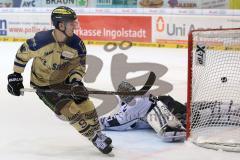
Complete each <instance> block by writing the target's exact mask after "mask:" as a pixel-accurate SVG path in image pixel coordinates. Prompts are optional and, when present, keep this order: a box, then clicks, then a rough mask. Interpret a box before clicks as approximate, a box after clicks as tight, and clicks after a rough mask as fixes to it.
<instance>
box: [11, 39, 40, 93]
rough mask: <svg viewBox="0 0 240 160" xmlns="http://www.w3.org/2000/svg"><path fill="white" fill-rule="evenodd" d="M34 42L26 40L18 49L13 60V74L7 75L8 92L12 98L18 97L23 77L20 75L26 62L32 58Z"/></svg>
mask: <svg viewBox="0 0 240 160" xmlns="http://www.w3.org/2000/svg"><path fill="white" fill-rule="evenodd" d="M35 46H36V43H35V40H34V38H33V39H28V40H27V41H26V42H25V43H23V44H22V45H21V47H20V48H19V49H18V51H17V54H16V56H15V60H14V66H13V73H12V74H9V75H8V86H7V89H8V92H9V93H10V94H12V95H14V96H20V89H21V88H24V86H23V77H22V75H21V73H23V72H24V69H25V67H26V64H27V62H28V61H29V60H30V59H31V58H33V57H34V47H35Z"/></svg>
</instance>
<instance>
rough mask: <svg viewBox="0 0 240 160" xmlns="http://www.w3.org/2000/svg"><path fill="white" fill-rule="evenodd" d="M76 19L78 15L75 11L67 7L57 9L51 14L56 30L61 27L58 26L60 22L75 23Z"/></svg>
mask: <svg viewBox="0 0 240 160" xmlns="http://www.w3.org/2000/svg"><path fill="white" fill-rule="evenodd" d="M76 19H77V15H76V13H75V12H74V10H72V9H71V8H69V7H66V6H60V7H57V8H55V9H54V10H53V11H52V14H51V20H52V23H53V26H55V27H56V28H58V27H59V26H58V24H59V23H60V22H67V21H74V20H76Z"/></svg>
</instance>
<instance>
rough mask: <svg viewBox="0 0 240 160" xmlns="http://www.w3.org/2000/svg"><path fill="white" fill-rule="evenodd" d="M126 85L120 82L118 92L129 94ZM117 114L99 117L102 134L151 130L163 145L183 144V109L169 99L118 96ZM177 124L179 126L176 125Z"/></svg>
mask: <svg viewBox="0 0 240 160" xmlns="http://www.w3.org/2000/svg"><path fill="white" fill-rule="evenodd" d="M133 90H135V87H133V86H132V85H131V84H129V83H128V82H122V83H121V84H120V85H119V87H118V91H133ZM119 99H120V104H119V111H118V112H117V113H115V114H113V115H110V116H102V117H100V124H101V128H102V130H114V131H125V130H130V129H147V128H152V129H154V130H155V131H156V132H157V134H158V135H159V136H160V138H161V139H162V140H163V141H166V142H176V141H184V140H185V136H186V131H185V117H186V116H185V115H186V114H185V113H186V107H185V106H184V105H182V104H181V103H179V102H177V101H175V100H174V99H173V98H172V97H170V96H158V97H156V96H153V95H151V94H150V95H144V96H140V97H134V96H119ZM180 121H181V122H180Z"/></svg>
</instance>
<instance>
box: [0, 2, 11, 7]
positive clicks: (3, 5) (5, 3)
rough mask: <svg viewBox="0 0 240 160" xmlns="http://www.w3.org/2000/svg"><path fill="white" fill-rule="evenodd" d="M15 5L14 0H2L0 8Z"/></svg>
mask: <svg viewBox="0 0 240 160" xmlns="http://www.w3.org/2000/svg"><path fill="white" fill-rule="evenodd" d="M8 7H13V3H12V0H1V1H0V8H8Z"/></svg>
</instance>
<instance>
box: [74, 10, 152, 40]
mask: <svg viewBox="0 0 240 160" xmlns="http://www.w3.org/2000/svg"><path fill="white" fill-rule="evenodd" d="M78 20H79V22H80V23H79V29H78V30H77V32H76V33H77V34H78V35H79V36H80V37H82V39H84V40H101V41H122V40H128V41H133V42H151V36H152V31H151V29H152V27H151V25H152V21H151V16H84V15H81V16H78Z"/></svg>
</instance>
